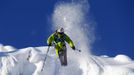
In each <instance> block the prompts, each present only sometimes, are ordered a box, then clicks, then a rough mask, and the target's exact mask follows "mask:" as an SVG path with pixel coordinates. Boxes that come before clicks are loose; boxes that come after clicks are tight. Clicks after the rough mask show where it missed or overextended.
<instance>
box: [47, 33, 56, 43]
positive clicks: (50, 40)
mask: <svg viewBox="0 0 134 75" xmlns="http://www.w3.org/2000/svg"><path fill="white" fill-rule="evenodd" d="M54 34H55V33H52V34H51V35H50V36H49V37H48V39H47V44H48V45H49V44H51V43H52V41H53V40H54Z"/></svg>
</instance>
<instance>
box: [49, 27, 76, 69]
mask: <svg viewBox="0 0 134 75" xmlns="http://www.w3.org/2000/svg"><path fill="white" fill-rule="evenodd" d="M65 41H66V42H67V43H68V44H69V45H70V47H71V48H72V49H73V50H75V46H74V44H73V41H72V40H71V39H70V37H69V36H68V35H66V34H65V33H64V29H63V28H59V29H57V30H56V31H55V32H54V33H52V34H51V35H50V36H49V37H48V40H47V44H48V46H51V45H52V42H54V47H55V52H56V55H57V56H58V57H59V59H60V62H61V65H62V66H67V48H66V43H65Z"/></svg>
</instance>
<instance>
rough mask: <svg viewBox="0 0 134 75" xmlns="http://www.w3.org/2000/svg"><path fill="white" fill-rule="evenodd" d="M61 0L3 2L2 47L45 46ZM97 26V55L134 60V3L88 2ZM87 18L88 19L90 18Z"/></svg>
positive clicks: (120, 0)
mask: <svg viewBox="0 0 134 75" xmlns="http://www.w3.org/2000/svg"><path fill="white" fill-rule="evenodd" d="M58 1H59V0H6V1H5V0H0V43H2V44H4V45H12V46H14V47H16V48H25V47H29V46H43V45H46V39H47V37H48V36H49V35H50V34H51V32H52V31H51V22H50V17H51V15H52V13H53V10H54V6H55V4H56V2H58ZM89 3H90V13H89V15H91V16H92V17H91V18H92V20H94V21H95V22H96V26H95V36H96V40H95V42H94V44H93V45H92V52H93V53H94V54H95V55H103V54H105V55H109V56H115V55H117V54H126V55H128V56H130V57H131V58H133V59H134V46H133V45H134V33H133V32H134V29H133V28H134V25H133V24H134V9H133V7H134V5H133V3H134V1H133V0H89ZM89 15H87V16H89Z"/></svg>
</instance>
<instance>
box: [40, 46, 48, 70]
mask: <svg viewBox="0 0 134 75" xmlns="http://www.w3.org/2000/svg"><path fill="white" fill-rule="evenodd" d="M49 48H50V46H48V48H47V53H46V56H45V59H44V62H43V66H42V68H41V71H43V68H44V66H45V61H46V59H47V54H48V52H49Z"/></svg>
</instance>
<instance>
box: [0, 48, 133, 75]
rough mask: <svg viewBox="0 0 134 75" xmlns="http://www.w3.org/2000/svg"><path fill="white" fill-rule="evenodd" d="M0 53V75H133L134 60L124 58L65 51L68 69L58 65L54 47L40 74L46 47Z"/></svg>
mask: <svg viewBox="0 0 134 75" xmlns="http://www.w3.org/2000/svg"><path fill="white" fill-rule="evenodd" d="M4 47H7V46H3V48H4ZM10 48H11V49H12V47H10ZM3 50H4V49H2V50H1V52H0V75H44V74H45V75H134V61H133V60H132V59H130V58H129V57H128V56H126V55H117V56H115V57H108V56H107V57H103V56H94V55H90V57H89V58H88V59H87V58H86V57H85V55H84V54H82V53H79V52H78V51H73V50H71V49H69V50H68V66H66V67H64V66H61V65H60V62H59V59H58V58H57V56H56V55H55V52H54V48H53V47H51V48H50V51H49V53H48V56H47V60H46V62H45V66H44V69H43V71H41V68H42V65H43V62H44V61H43V59H44V58H45V56H46V51H47V47H43V46H42V47H28V48H24V49H16V50H12V51H11V50H10V49H9V50H8V51H7V52H3ZM29 55H30V58H29V61H28V60H27V57H28V56H29ZM78 59H79V60H78ZM120 59H121V60H120ZM126 60H127V62H124V61H126ZM128 60H129V61H128ZM122 61H123V62H122Z"/></svg>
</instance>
